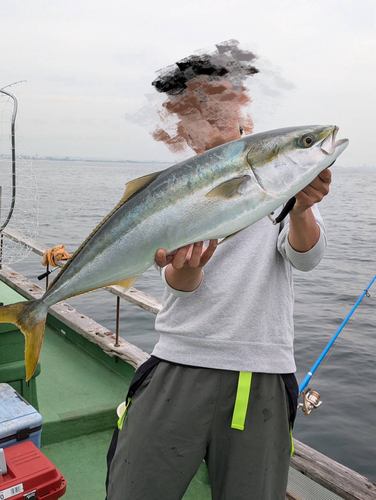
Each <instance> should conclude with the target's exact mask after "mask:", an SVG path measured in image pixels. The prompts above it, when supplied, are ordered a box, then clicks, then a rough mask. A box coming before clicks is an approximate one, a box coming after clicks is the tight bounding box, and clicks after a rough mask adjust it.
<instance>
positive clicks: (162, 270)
mask: <svg viewBox="0 0 376 500" xmlns="http://www.w3.org/2000/svg"><path fill="white" fill-rule="evenodd" d="M154 266H155V267H156V269H157V271H158V272H159V274H160V275H161V278H162V281H163V283H164V284H165V287H166V288H167V290H168V291H169V292H170V293H171V294H172V295H174V296H175V297H179V298H184V297H188V296H189V295H192V293H195V292H196V290H198V289H199V288H200V286H201V285H202V282H203V281H204V271H202V274H203V276H202V280H201V283H200V284H199V285H198V287H197V288H196V289H195V290H192V291H191V292H184V291H182V290H176V289H175V288H172V286H170V285H169V284H168V283H167V280H166V268H167V266H165V267H162V268H161V267H159V266H157V264H154Z"/></svg>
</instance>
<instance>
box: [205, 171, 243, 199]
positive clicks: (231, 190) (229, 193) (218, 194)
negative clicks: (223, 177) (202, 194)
mask: <svg viewBox="0 0 376 500" xmlns="http://www.w3.org/2000/svg"><path fill="white" fill-rule="evenodd" d="M249 179H250V176H249V175H242V176H241V177H234V178H233V179H230V180H229V181H225V182H222V183H221V184H219V185H218V186H216V187H215V188H214V189H212V190H211V191H209V193H207V194H206V196H207V197H209V198H224V199H228V198H232V197H233V196H235V195H238V194H241V189H240V187H241V185H242V184H244V183H245V182H247V181H248V180H249Z"/></svg>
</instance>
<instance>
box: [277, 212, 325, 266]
mask: <svg viewBox="0 0 376 500" xmlns="http://www.w3.org/2000/svg"><path fill="white" fill-rule="evenodd" d="M312 212H313V214H314V216H315V219H316V222H317V224H318V226H319V228H320V237H319V239H318V241H317V243H316V244H315V246H314V247H312V248H311V249H310V250H308V252H297V251H296V250H294V249H293V248H292V246H291V245H290V243H289V239H288V234H289V231H290V224H289V222H287V224H285V226H284V228H283V229H282V231H281V232H280V234H279V237H278V243H277V248H278V251H279V252H280V254H281V255H282V256H283V257H284V258H285V259H286V260H288V262H290V264H291V265H292V266H293V267H294V268H295V269H298V270H299V271H311V270H312V269H314V268H315V267H316V266H317V265H318V264H319V262H320V261H321V259H322V258H323V255H324V253H325V249H326V247H327V237H326V229H325V225H324V222H323V220H322V217H321V215H320V212H319V209H318V207H317V204H315V205H313V207H312ZM288 220H289V219H288Z"/></svg>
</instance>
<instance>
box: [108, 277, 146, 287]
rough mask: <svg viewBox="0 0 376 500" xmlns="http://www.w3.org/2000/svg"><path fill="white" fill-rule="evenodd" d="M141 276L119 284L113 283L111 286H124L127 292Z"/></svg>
mask: <svg viewBox="0 0 376 500" xmlns="http://www.w3.org/2000/svg"><path fill="white" fill-rule="evenodd" d="M139 277H140V276H134V277H133V278H127V279H125V280H121V281H118V282H117V283H111V285H118V286H122V287H123V288H125V289H126V290H128V289H129V288H130V287H131V286H132V285H133V284H134V283H136V281H137V280H138V278H139Z"/></svg>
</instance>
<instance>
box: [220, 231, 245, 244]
mask: <svg viewBox="0 0 376 500" xmlns="http://www.w3.org/2000/svg"><path fill="white" fill-rule="evenodd" d="M241 231H243V229H239V231H236V232H235V233H232V234H229V235H228V236H226V238H223V240H221V241H220V242H219V243H218V244H219V245H221V244H222V243H224V242H225V241H227V240H229V239H230V238H233V237H234V236H236V235H237V234H239V233H240V232H241Z"/></svg>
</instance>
